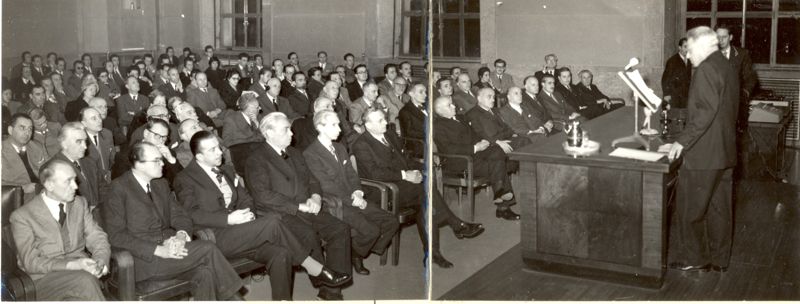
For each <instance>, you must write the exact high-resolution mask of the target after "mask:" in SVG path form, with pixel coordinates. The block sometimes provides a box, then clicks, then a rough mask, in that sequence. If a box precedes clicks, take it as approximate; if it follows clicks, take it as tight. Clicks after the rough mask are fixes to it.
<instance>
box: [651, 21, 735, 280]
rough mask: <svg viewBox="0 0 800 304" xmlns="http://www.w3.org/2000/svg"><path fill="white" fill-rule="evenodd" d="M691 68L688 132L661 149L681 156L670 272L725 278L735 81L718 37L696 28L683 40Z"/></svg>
mask: <svg viewBox="0 0 800 304" xmlns="http://www.w3.org/2000/svg"><path fill="white" fill-rule="evenodd" d="M686 37H687V43H688V48H689V51H688V57H689V59H690V60H691V61H692V65H693V66H694V67H695V69H694V72H693V73H692V84H691V86H690V87H689V99H688V105H687V111H688V113H689V115H688V119H687V122H686V127H685V128H684V130H683V132H681V134H680V135H679V136H678V138H677V139H676V141H675V142H673V143H671V144H666V145H664V146H661V147H659V151H669V155H668V156H669V158H670V160H674V159H677V158H678V157H680V156H681V155H683V164H682V165H681V168H680V172H679V174H678V190H677V204H676V208H675V216H676V219H677V223H678V237H677V238H675V239H676V240H677V242H678V243H679V244H680V246H678V247H676V248H680V249H679V252H678V254H677V258H676V259H675V261H676V263H673V264H671V265H670V266H671V267H673V268H677V269H680V270H683V271H708V269H709V268H711V269H712V270H714V271H719V272H725V271H726V270H727V269H728V265H729V263H730V254H731V237H732V234H733V216H732V212H733V211H732V199H731V196H732V193H733V191H732V175H733V168H734V167H735V166H736V117H737V112H738V110H739V107H738V105H739V75H738V74H737V72H736V70H734V69H733V67H732V66H731V65H730V64H729V63H728V61H727V59H726V58H725V56H724V55H723V54H722V53H721V52H720V51H719V46H718V38H717V33H715V32H714V31H713V30H711V28H709V27H706V26H700V27H696V28H693V29H691V30H689V32H688V33H687V35H686Z"/></svg>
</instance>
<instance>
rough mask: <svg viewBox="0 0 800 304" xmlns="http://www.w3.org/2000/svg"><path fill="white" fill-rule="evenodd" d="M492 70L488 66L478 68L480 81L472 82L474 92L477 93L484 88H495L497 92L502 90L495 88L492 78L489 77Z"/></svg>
mask: <svg viewBox="0 0 800 304" xmlns="http://www.w3.org/2000/svg"><path fill="white" fill-rule="evenodd" d="M490 72H491V71H490V70H489V68H487V67H481V68H480V69H478V81H476V82H475V83H474V84H472V92H473V94H475V95H477V94H476V93H477V92H478V90H480V89H483V88H491V89H493V90H494V92H495V94H499V93H500V92H499V91H497V89H495V87H494V84H492V78H491V77H489V74H490Z"/></svg>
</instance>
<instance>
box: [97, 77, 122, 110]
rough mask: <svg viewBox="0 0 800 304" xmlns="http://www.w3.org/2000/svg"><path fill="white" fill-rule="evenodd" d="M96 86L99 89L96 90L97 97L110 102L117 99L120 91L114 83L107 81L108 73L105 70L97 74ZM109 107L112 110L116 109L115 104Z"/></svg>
mask: <svg viewBox="0 0 800 304" xmlns="http://www.w3.org/2000/svg"><path fill="white" fill-rule="evenodd" d="M97 85H98V87H99V89H98V90H97V96H98V97H102V98H104V99H107V100H111V101H112V102H114V101H115V100H116V99H117V98H119V96H120V89H119V87H117V84H116V83H115V82H113V81H111V80H109V79H108V72H106V71H105V70H103V71H100V72H97ZM110 106H111V107H112V108H113V107H116V103H114V104H110Z"/></svg>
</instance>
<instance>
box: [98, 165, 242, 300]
mask: <svg viewBox="0 0 800 304" xmlns="http://www.w3.org/2000/svg"><path fill="white" fill-rule="evenodd" d="M111 188H112V192H111V198H110V199H109V200H108V202H106V204H105V205H106V206H104V207H103V208H102V211H103V218H104V220H105V223H106V231H107V232H108V237H109V241H110V243H111V246H112V247H114V248H118V249H123V250H128V251H130V252H131V255H133V259H134V266H133V267H134V273H135V279H136V281H137V282H138V281H143V280H147V279H172V278H179V279H183V280H192V281H193V282H194V283H195V284H193V285H194V286H195V287H194V288H193V289H192V295H193V296H194V299H195V300H206V301H214V300H222V299H227V298H230V297H231V296H232V295H233V294H234V293H236V292H238V291H239V289H240V288H242V279H241V278H239V274H238V273H236V271H235V270H234V269H233V267H231V265H230V264H229V263H228V261H227V260H226V259H225V256H224V255H223V254H222V252H220V251H219V249H217V247H216V245H214V243H212V242H209V241H202V240H193V241H191V242H188V243H186V249H187V250H188V255H187V256H185V257H183V258H182V259H164V258H160V257H158V256H156V255H155V250H156V246H159V245H161V244H162V243H163V242H164V241H165V240H167V239H169V238H170V237H172V236H174V235H175V233H176V232H177V231H180V230H183V231H186V232H187V233H188V234H189V235H192V232H193V230H192V219H191V218H189V216H188V215H187V214H186V211H185V210H184V209H183V208H182V207H181V206H180V205H178V202H177V201H176V200H175V196H174V195H173V194H172V192H171V191H170V188H169V185H167V182H166V181H164V180H163V179H155V180H152V181H150V191H151V197H152V200H151V198H150V197H148V195H147V192H145V188H144V187H142V185H141V184H139V182H138V181H137V180H136V178H135V177H134V175H133V173H132V171H128V172H126V173H125V174H124V175H122V176H120V177H119V178H117V179H115V180H114V181H113V182H112V183H111ZM106 207H107V208H106Z"/></svg>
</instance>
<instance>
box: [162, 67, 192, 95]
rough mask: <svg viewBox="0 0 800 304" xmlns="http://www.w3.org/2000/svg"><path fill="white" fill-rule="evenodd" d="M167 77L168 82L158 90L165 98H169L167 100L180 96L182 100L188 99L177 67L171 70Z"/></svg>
mask: <svg viewBox="0 0 800 304" xmlns="http://www.w3.org/2000/svg"><path fill="white" fill-rule="evenodd" d="M167 75H168V82H166V83H164V84H162V85H161V86H159V87H158V88H157V89H158V90H159V91H161V92H162V93H164V96H166V97H167V100H169V99H170V98H172V97H175V96H178V97H180V98H181V99H186V93H185V89H184V86H183V83H182V82H181V76H180V73H179V72H178V69H177V68H175V67H171V68H169V71H168V72H167Z"/></svg>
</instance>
